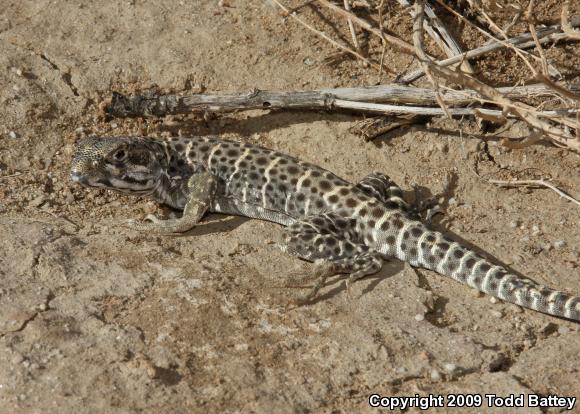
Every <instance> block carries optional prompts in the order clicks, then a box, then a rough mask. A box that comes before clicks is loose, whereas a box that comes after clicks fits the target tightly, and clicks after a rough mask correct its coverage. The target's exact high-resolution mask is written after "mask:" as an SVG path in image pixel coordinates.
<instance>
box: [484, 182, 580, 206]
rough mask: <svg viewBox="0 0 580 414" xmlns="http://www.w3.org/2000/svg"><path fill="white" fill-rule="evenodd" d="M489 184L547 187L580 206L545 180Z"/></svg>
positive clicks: (576, 201)
mask: <svg viewBox="0 0 580 414" xmlns="http://www.w3.org/2000/svg"><path fill="white" fill-rule="evenodd" d="M487 182H488V183H490V184H497V185H500V186H505V187H519V186H530V185H535V186H540V187H546V188H549V189H550V190H553V191H555V192H556V193H557V194H558V195H559V196H560V197H563V198H565V199H566V200H568V201H571V202H573V203H575V204H578V205H579V206H580V201H578V200H576V199H575V198H574V197H572V196H570V195H568V194H566V193H565V192H563V191H562V190H560V189H559V188H558V187H556V186H555V185H553V184H551V183H549V182H547V181H544V180H509V181H503V180H487Z"/></svg>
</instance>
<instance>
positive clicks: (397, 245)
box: [379, 214, 580, 321]
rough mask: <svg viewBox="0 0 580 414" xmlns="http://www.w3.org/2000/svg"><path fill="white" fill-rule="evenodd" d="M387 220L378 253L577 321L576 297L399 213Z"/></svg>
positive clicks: (578, 306) (579, 312)
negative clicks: (501, 263) (546, 284)
mask: <svg viewBox="0 0 580 414" xmlns="http://www.w3.org/2000/svg"><path fill="white" fill-rule="evenodd" d="M389 222H390V225H388V226H383V229H384V227H386V229H385V230H387V231H386V232H385V234H383V235H382V236H383V237H381V238H382V239H384V243H381V246H380V247H381V248H380V249H379V250H380V251H381V253H383V254H385V255H387V256H395V257H397V258H398V259H400V260H403V261H406V262H409V263H411V264H412V265H413V266H420V267H424V268H427V269H430V270H433V271H435V272H437V273H439V274H441V275H444V276H448V277H450V278H452V279H455V280H456V281H458V282H461V283H465V284H467V285H469V286H471V287H473V288H475V289H477V290H479V291H481V292H484V293H487V294H489V295H492V296H495V297H497V298H499V299H501V300H504V301H506V302H510V303H515V304H516V305H519V306H523V307H525V308H529V309H532V310H535V311H538V312H542V313H547V314H549V315H554V316H559V317H563V318H568V319H572V320H575V321H580V297H578V296H572V295H569V294H567V293H564V292H561V291H557V290H554V289H550V288H548V287H545V286H542V285H539V284H537V283H535V282H533V281H532V280H529V279H524V278H522V277H520V276H516V275H514V274H511V273H510V272H509V271H508V270H507V269H506V268H504V267H502V266H497V265H494V264H493V263H491V262H489V261H488V260H486V259H484V258H483V257H481V256H479V255H478V254H477V253H475V252H474V251H472V250H470V249H468V248H466V247H464V246H461V245H460V244H459V243H457V242H455V241H453V240H450V239H449V238H447V237H445V236H444V235H443V234H441V233H440V232H437V231H433V230H430V229H428V228H427V227H425V226H424V225H423V224H422V223H421V222H418V221H414V220H409V219H407V218H406V217H404V216H402V215H399V214H394V215H392V216H391V217H390V220H389Z"/></svg>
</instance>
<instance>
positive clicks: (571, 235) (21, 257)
mask: <svg viewBox="0 0 580 414" xmlns="http://www.w3.org/2000/svg"><path fill="white" fill-rule="evenodd" d="M387 3H389V7H388V11H387V12H386V14H385V19H386V21H387V23H388V26H389V28H390V29H392V30H394V31H396V32H397V33H399V34H400V35H401V36H405V38H406V39H409V40H410V38H411V37H410V33H411V22H410V19H409V16H408V14H407V13H406V12H405V11H403V10H401V9H400V8H399V7H398V6H396V5H394V4H390V2H387ZM393 3H394V2H393ZM554 4H556V3H555V2H554V3H549V2H548V3H546V4H543V5H542V8H541V13H539V17H541V18H546V19H549V18H557V17H558V14H559V9H558V8H557V7H555V6H554V7H553V6H552V5H554ZM0 9H1V10H2V13H0V85H1V87H0V134H1V135H0V413H78V412H108V413H117V412H118V413H133V412H156V413H158V412H202V411H203V412H212V413H213V412H231V413H234V412H257V413H267V412H281V413H306V412H336V413H339V412H374V411H375V410H376V409H371V408H370V407H369V406H368V404H367V401H368V397H369V395H370V394H373V393H378V394H381V395H384V396H391V395H399V396H408V395H415V394H416V393H417V394H421V395H427V394H429V393H432V394H439V395H447V394H451V393H475V394H482V393H495V394H498V395H504V396H505V395H509V394H512V393H515V394H520V393H525V394H542V395H551V394H557V395H560V396H576V397H580V379H579V378H580V373H579V372H578V369H579V367H580V336H579V326H578V325H577V324H575V323H572V322H568V321H563V320H559V319H556V318H553V317H549V316H546V315H542V314H538V313H535V312H532V311H528V310H521V309H519V308H517V307H515V306H512V305H508V304H503V303H495V304H494V303H492V302H491V301H490V298H489V297H484V296H478V295H475V294H474V293H473V292H472V291H471V290H470V289H469V288H467V287H465V286H463V285H460V284H457V283H455V282H453V281H451V280H449V279H446V278H444V277H441V276H439V275H436V274H435V273H432V272H429V271H422V270H419V271H417V272H415V271H414V270H413V269H411V268H409V267H406V266H404V265H403V264H402V263H400V262H397V261H394V262H390V263H388V264H387V265H386V266H385V267H384V269H383V270H382V271H381V272H380V273H379V274H377V275H375V276H372V277H368V278H366V279H364V280H362V281H359V282H357V283H356V284H354V286H353V288H352V292H351V294H350V299H349V297H348V296H347V294H346V291H345V289H344V285H343V283H342V281H340V280H339V281H337V282H336V283H334V284H332V285H329V286H328V287H327V288H326V289H324V291H323V293H322V295H321V297H320V300H317V301H316V303H314V304H312V305H310V306H306V307H300V308H297V309H292V308H290V307H289V306H287V304H288V302H289V300H291V299H292V298H295V297H297V296H298V295H299V294H302V293H304V290H303V289H300V288H298V287H296V286H297V285H300V284H301V283H299V282H301V281H302V279H303V277H302V276H303V275H306V274H308V271H309V269H310V265H309V264H307V263H303V262H300V261H299V260H297V259H295V258H292V257H288V256H286V255H285V254H283V253H282V252H280V251H279V250H278V249H277V248H276V247H275V245H274V242H275V241H276V240H277V239H278V237H279V235H280V234H281V228H280V227H279V226H277V225H275V224H271V223H265V222H259V221H255V220H247V219H244V218H238V217H236V218H233V217H224V216H220V215H210V216H209V217H207V219H206V220H205V222H204V224H203V225H201V226H199V227H198V228H197V229H195V230H194V231H192V232H191V233H189V234H188V235H186V236H184V237H158V236H154V235H148V234H141V233H137V232H134V231H132V230H129V229H127V228H125V227H122V226H121V225H120V223H122V222H123V221H124V220H126V219H129V218H143V217H144V216H145V215H146V214H147V213H156V214H160V215H171V214H173V212H170V211H168V210H165V209H162V208H160V207H158V206H156V205H155V204H154V203H152V202H149V201H147V200H142V199H138V198H131V197H126V196H121V195H117V194H113V193H111V192H106V191H98V190H89V189H83V188H80V187H77V186H75V185H73V183H72V182H71V181H70V180H69V178H68V167H69V163H70V159H71V153H72V151H73V149H74V144H75V142H76V140H77V139H78V138H80V137H81V136H84V135H87V134H91V133H98V134H103V135H113V134H138V133H146V134H162V133H171V134H176V133H178V132H179V131H180V130H181V131H182V133H187V134H209V133H212V134H218V133H219V134H222V135H223V136H225V137H228V138H233V139H239V140H242V141H247V142H254V143H260V144H262V145H265V146H268V147H271V148H275V149H278V150H281V151H284V152H287V153H290V154H292V155H295V156H298V157H301V158H303V159H306V160H308V161H312V162H314V163H316V164H319V165H321V166H323V167H325V168H328V169H330V170H332V171H334V172H336V173H338V174H339V175H341V176H343V177H345V178H347V179H349V180H352V181H356V180H358V179H360V178H362V177H363V176H365V175H366V174H368V173H370V172H372V171H381V172H384V173H386V174H388V175H390V176H391V177H393V178H394V179H395V180H396V181H397V182H398V183H400V184H401V186H402V187H403V188H404V189H405V190H408V196H409V200H413V195H414V193H413V191H412V189H413V186H414V185H416V186H418V189H419V191H418V192H419V194H420V195H421V196H423V197H426V196H429V195H431V194H436V193H438V192H440V191H441V190H443V189H444V183H445V181H446V177H451V180H450V183H451V185H450V186H449V191H448V192H447V194H446V202H445V203H444V210H445V215H444V218H443V219H442V220H440V221H438V222H437V223H436V224H435V226H436V227H437V228H439V229H447V230H448V231H449V233H450V234H451V235H452V237H454V238H456V239H457V240H463V241H465V242H466V243H468V244H470V245H471V246H477V248H478V249H481V250H480V251H485V252H488V253H489V254H490V255H492V256H493V257H494V258H495V259H496V260H498V261H500V262H503V263H505V264H507V265H509V266H511V268H512V269H513V270H514V271H516V272H519V273H521V274H524V275H527V276H529V277H531V278H533V279H535V280H537V281H539V282H542V283H545V284H548V285H551V286H554V287H558V288H560V289H563V290H566V291H570V292H575V293H580V277H579V276H580V268H579V266H580V252H579V246H580V231H579V228H580V227H579V226H580V218H579V217H580V215H579V212H580V210H579V208H578V206H575V205H573V204H572V203H570V202H567V201H566V200H564V199H562V198H559V197H558V196H557V195H556V194H555V193H554V192H552V191H549V190H543V189H538V190H533V191H532V190H524V189H504V188H499V187H495V186H492V185H490V184H488V183H486V182H484V181H482V180H481V179H480V178H478V177H477V176H476V174H475V173H474V171H475V170H477V171H479V173H480V174H482V175H493V176H499V177H504V178H506V177H507V178H509V177H511V176H514V175H515V174H516V173H517V172H518V171H523V170H526V169H538V170H539V171H541V172H542V173H543V174H544V175H547V176H550V177H552V178H553V179H554V180H555V182H557V183H558V184H559V185H560V186H561V188H562V189H564V190H566V191H568V192H570V193H571V194H572V195H573V196H576V197H577V198H578V197H580V179H579V177H580V166H579V165H580V157H579V156H578V154H574V153H571V152H568V151H566V150H563V149H557V148H554V147H551V146H549V145H535V146H531V147H527V148H525V149H522V150H517V151H510V150H507V149H505V148H503V147H501V146H500V145H499V144H498V141H497V139H496V138H497V137H492V139H489V140H486V141H484V140H482V139H481V138H482V136H481V133H480V132H479V129H478V127H477V125H476V124H475V123H472V122H470V121H467V120H464V121H461V122H460V121H457V120H454V121H449V120H448V121H442V120H434V121H432V122H431V123H429V124H427V125H425V126H417V127H415V128H414V129H410V130H409V129H407V130H402V131H396V132H394V133H392V134H390V135H387V136H385V137H380V138H378V139H377V140H375V141H374V142H372V143H366V142H364V140H362V139H361V138H360V137H358V136H357V135H356V134H355V133H353V127H355V126H356V125H357V122H358V121H360V120H361V119H362V117H361V116H359V115H348V114H331V113H324V112H275V113H265V112H252V113H242V114H233V115H228V116H219V117H215V118H209V119H207V120H204V119H201V118H199V117H174V118H167V119H163V120H145V121H138V120H123V119H115V120H108V119H103V118H102V117H100V116H99V110H98V105H99V103H100V102H101V101H102V100H103V99H104V98H106V97H108V96H110V93H111V92H112V91H113V90H118V91H121V92H123V91H124V92H127V91H131V90H134V89H144V88H147V87H150V86H152V85H154V84H155V85H157V86H158V88H160V89H161V90H164V91H177V92H183V93H195V92H199V91H201V90H204V89H205V90H207V91H212V92H213V91H243V90H251V89H252V88H260V89H288V90H291V89H310V88H316V87H334V86H349V85H365V84H374V83H376V82H377V73H376V72H375V71H372V70H371V69H368V68H364V67H361V66H360V65H359V64H358V63H357V62H355V61H352V60H349V59H347V58H345V57H344V56H343V57H339V58H338V59H334V60H333V61H332V62H330V63H329V62H328V60H329V59H327V58H329V57H332V56H335V51H334V50H333V49H332V48H331V47H330V46H329V45H328V44H326V43H324V42H323V41H321V40H320V39H318V38H316V37H314V36H313V35H311V34H310V33H307V32H306V31H305V30H304V29H301V28H299V27H298V26H297V25H296V24H295V23H292V22H290V21H286V20H284V18H283V17H282V16H281V15H280V14H279V13H278V10H277V9H276V8H275V6H274V5H273V4H272V3H269V2H267V1H266V2H260V1H233V0H231V1H220V2H218V1H205V0H202V1H200V0H198V1H182V2H165V1H161V0H151V1H147V2H143V1H140V0H132V1H122V2H121V1H120V2H113V1H92V2H84V1H79V0H72V1H66V2H65V1H57V2H48V1H44V0H38V1H34V2H19V1H8V0H0ZM305 13H306V14H305V15H306V16H310V18H311V17H312V16H313V15H312V11H311V10H306V11H305ZM446 18H447V19H448V20H449V21H452V19H451V18H450V17H446ZM506 21H509V19H507V20H506ZM332 23H333V22H332V21H330V22H329V24H332ZM336 26H337V30H340V33H341V36H344V37H345V39H348V36H347V32H346V31H345V27H346V26H345V23H344V21H342V22H340V21H337V22H336ZM456 30H457V33H458V35H461V36H462V38H463V41H464V42H465V44H467V45H468V46H474V45H477V44H481V43H482V42H483V41H484V39H482V38H480V37H477V36H476V34H474V33H473V32H471V31H470V30H468V29H465V28H462V27H461V26H460V25H458V26H457V27H456ZM329 33H331V32H329ZM430 47H432V45H430ZM432 51H433V53H436V52H437V51H436V49H434V48H433V50H432ZM577 52H578V45H577V44H576V45H574V44H568V45H565V46H561V47H558V48H552V49H550V50H548V51H547V54H548V58H549V59H551V61H552V62H553V63H554V65H556V66H557V67H558V68H560V69H561V70H562V72H563V75H564V76H565V78H567V79H569V80H570V79H572V80H573V79H574V77H576V78H577V76H578V74H577V73H576V74H574V72H573V71H574V69H575V70H577V69H578V67H580V64H579V62H578V59H579V58H578V56H580V54H578V53H577ZM574 53H576V55H574ZM574 56H576V57H574ZM385 61H386V62H388V68H389V70H390V71H393V72H394V73H391V72H387V74H386V75H384V76H383V78H382V82H391V81H392V80H393V79H394V77H395V73H396V72H399V73H400V72H402V71H403V70H405V69H407V68H408V67H409V66H410V65H411V63H412V62H411V58H409V57H406V56H404V55H401V54H400V53H397V52H395V51H391V50H387V52H386V60H385ZM502 65H504V66H502ZM517 65H519V63H517V60H516V59H515V58H513V57H511V56H510V55H509V53H507V52H497V53H496V54H494V55H492V56H490V57H489V58H486V59H483V60H481V61H479V62H475V63H474V66H475V67H476V68H477V69H478V70H479V71H481V74H482V77H483V78H489V77H490V76H492V75H491V74H492V73H499V74H501V76H503V78H501V77H500V78H497V79H496V84H497V85H503V84H509V83H510V82H513V81H514V79H519V78H518V76H519V77H521V76H522V70H521V68H520V69H518V68H519V66H517ZM411 67H412V65H411ZM487 80H489V79H487ZM502 134H503V135H509V134H511V135H512V136H524V135H526V134H527V130H526V129H525V128H524V127H522V126H521V125H518V124H516V125H515V126H514V127H512V128H510V129H508V130H506V131H504V132H502ZM499 171H501V173H498V172H499ZM536 171H537V170H536ZM302 284H303V285H304V284H306V285H308V284H309V282H304V283H302ZM578 407H579V406H578V404H577V405H576V412H580V411H578V410H580V408H578ZM447 410H449V411H453V410H451V409H440V410H439V412H446V411H447ZM482 410H483V409H473V411H472V412H481V411H482ZM520 410H521V411H520V412H533V413H534V412H560V411H561V410H560V409H547V410H546V409H542V410H540V409H538V408H524V409H520ZM415 411H418V410H417V409H411V410H410V412H415ZM454 412H455V411H454ZM462 412H468V411H462ZM489 412H493V410H492V411H489ZM495 412H517V410H510V409H499V408H498V409H496V410H495Z"/></svg>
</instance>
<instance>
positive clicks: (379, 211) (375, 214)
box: [372, 207, 383, 218]
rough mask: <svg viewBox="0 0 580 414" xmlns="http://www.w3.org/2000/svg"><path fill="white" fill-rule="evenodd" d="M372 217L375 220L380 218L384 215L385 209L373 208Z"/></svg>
mask: <svg viewBox="0 0 580 414" xmlns="http://www.w3.org/2000/svg"><path fill="white" fill-rule="evenodd" d="M372 215H373V217H375V218H379V217H381V216H382V215H383V209H382V208H380V207H375V208H373V211H372Z"/></svg>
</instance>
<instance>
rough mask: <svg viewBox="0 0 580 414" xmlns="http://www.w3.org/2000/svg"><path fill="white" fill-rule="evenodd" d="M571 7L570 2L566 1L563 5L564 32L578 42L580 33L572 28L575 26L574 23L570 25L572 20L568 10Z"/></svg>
mask: <svg viewBox="0 0 580 414" xmlns="http://www.w3.org/2000/svg"><path fill="white" fill-rule="evenodd" d="M569 7H570V0H566V1H565V2H564V4H563V5H562V15H561V18H562V30H563V31H564V33H566V34H567V35H568V36H570V37H571V38H573V39H576V40H580V32H578V31H577V30H574V29H573V28H572V27H573V26H574V23H572V24H570V20H569V19H568V9H569Z"/></svg>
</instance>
